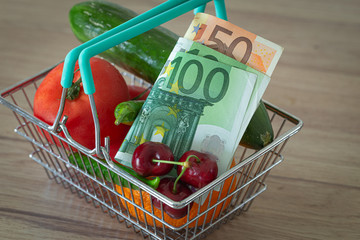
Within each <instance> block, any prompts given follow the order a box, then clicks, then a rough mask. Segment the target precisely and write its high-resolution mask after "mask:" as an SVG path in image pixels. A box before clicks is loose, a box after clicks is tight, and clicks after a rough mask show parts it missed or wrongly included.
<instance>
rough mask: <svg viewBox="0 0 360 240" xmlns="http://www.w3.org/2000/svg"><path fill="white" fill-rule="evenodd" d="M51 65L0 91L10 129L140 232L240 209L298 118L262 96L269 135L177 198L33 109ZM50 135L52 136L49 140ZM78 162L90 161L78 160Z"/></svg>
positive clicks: (200, 230) (189, 235) (58, 174)
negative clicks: (175, 211) (179, 215)
mask: <svg viewBox="0 0 360 240" xmlns="http://www.w3.org/2000/svg"><path fill="white" fill-rule="evenodd" d="M169 2H172V1H169ZM204 2H205V1H204ZM53 67H54V66H53ZM53 67H50V68H49V69H46V70H44V71H42V72H40V73H38V74H37V75H36V76H34V77H31V78H29V79H26V80H24V81H21V82H19V83H17V84H15V85H13V86H11V87H9V88H7V89H5V90H3V91H2V92H1V98H0V103H1V104H3V105H4V106H6V107H8V108H9V109H10V110H11V111H12V112H13V113H14V116H15V118H16V120H17V122H18V126H17V127H16V128H15V132H16V133H18V134H19V135H20V136H22V137H24V138H25V139H27V140H28V141H29V143H30V144H31V146H32V147H33V152H31V153H30V155H29V156H30V158H31V159H33V160H34V161H35V162H37V163H38V164H40V165H41V166H42V167H43V168H44V170H45V172H46V174H47V175H48V177H49V178H50V179H52V180H54V181H56V182H57V183H59V184H62V185H63V186H64V187H65V188H66V189H69V190H70V191H71V192H72V193H76V194H78V196H79V197H80V198H84V199H85V200H86V201H87V202H93V203H94V205H95V206H100V209H102V210H103V212H104V213H107V214H110V216H112V217H114V218H117V219H118V220H119V222H121V223H125V224H126V225H127V226H129V227H130V226H131V227H132V228H133V229H134V231H135V232H137V233H139V234H141V235H142V236H143V237H144V238H150V239H197V238H202V237H205V236H207V234H209V233H211V231H212V230H214V229H215V228H216V227H218V226H220V225H221V224H223V223H226V222H227V221H228V220H229V219H232V218H233V217H234V216H237V215H240V214H241V213H243V212H245V211H247V210H248V209H249V208H250V206H251V204H252V202H253V200H254V199H255V198H256V197H257V196H258V195H260V194H261V193H262V192H264V191H265V190H266V184H265V180H266V178H267V176H268V175H269V173H270V170H271V169H272V168H273V167H275V166H277V165H278V164H279V163H281V162H282V161H283V159H284V158H283V156H282V154H281V153H282V151H283V149H284V147H285V145H286V143H287V141H288V139H289V138H290V137H291V136H293V135H294V134H296V133H297V132H298V131H299V130H300V129H301V127H302V121H301V120H300V119H299V118H297V117H295V116H293V115H292V114H290V113H288V112H286V111H284V110H282V109H280V108H278V107H276V106H274V105H272V104H271V103H268V102H266V101H264V102H265V105H266V107H267V110H268V113H269V116H270V118H271V123H272V126H273V129H274V134H275V138H274V141H273V142H272V143H270V144H269V145H267V146H266V147H264V148H263V149H261V150H257V151H255V150H251V149H247V148H244V147H242V146H239V147H238V149H237V151H236V153H235V157H234V164H233V167H232V168H230V169H229V170H228V171H226V172H225V173H224V174H222V175H221V176H219V177H218V178H217V179H216V180H215V181H213V182H212V183H210V184H209V185H207V186H205V187H203V188H202V189H200V190H199V191H197V192H195V193H193V194H192V195H191V196H189V197H188V198H186V199H185V200H183V201H181V202H174V201H172V200H170V199H168V198H166V197H164V196H163V195H162V194H160V193H158V192H157V191H156V190H154V189H152V188H150V187H149V186H147V185H146V184H144V183H143V182H141V181H140V180H138V179H136V178H134V177H132V176H131V175H129V174H127V173H126V172H124V171H121V170H119V169H117V168H114V167H113V166H111V164H109V161H103V160H102V159H100V158H98V157H95V156H94V153H99V152H96V151H95V152H94V151H92V152H91V151H87V149H84V148H82V147H79V145H78V144H77V143H75V142H73V141H71V139H69V138H66V137H62V136H60V134H59V133H58V132H57V131H51V126H49V125H48V124H46V123H44V122H42V121H40V120H39V119H37V118H36V117H34V115H33V102H32V100H33V99H34V95H35V92H36V89H37V87H38V86H39V84H40V83H41V81H42V80H43V79H44V77H45V76H46V74H47V73H48V72H49V71H50V70H51V69H52V68H53ZM123 75H124V76H125V78H126V81H127V82H128V84H132V85H140V86H145V87H146V86H148V83H146V82H145V81H143V80H141V79H139V78H137V77H135V76H133V75H132V74H130V73H127V72H123ZM45 136H50V138H49V137H45ZM55 142H57V143H60V144H56V145H55V144H53V143H55ZM103 149H105V150H103ZM100 153H103V156H104V157H105V158H106V159H108V156H107V151H106V148H101V152H100ZM75 154H81V156H82V157H81V162H76V161H75V162H74V161H71V160H70V157H69V156H74V155H75ZM100 155H101V154H100ZM97 156H99V154H98V155H97ZM86 163H90V169H88V168H84V167H82V166H84V165H85V164H86ZM99 168H102V169H106V171H105V173H104V171H102V172H101V173H100V174H95V172H96V171H95V169H99ZM110 173H116V175H117V177H118V179H125V180H126V181H127V182H128V183H130V184H128V185H124V184H123V181H114V179H113V178H111V177H110V178H109V177H107V176H109V175H110ZM107 174H109V175H107ZM153 198H157V199H160V201H161V202H163V203H164V204H167V205H169V206H171V207H173V208H183V207H187V208H188V212H189V214H188V215H187V216H186V217H185V218H183V219H182V221H180V222H179V221H173V220H172V219H171V218H169V216H167V214H166V213H165V212H164V209H163V207H161V209H157V208H155V207H154V206H153V204H152V201H151V199H153ZM191 203H196V204H193V205H191Z"/></svg>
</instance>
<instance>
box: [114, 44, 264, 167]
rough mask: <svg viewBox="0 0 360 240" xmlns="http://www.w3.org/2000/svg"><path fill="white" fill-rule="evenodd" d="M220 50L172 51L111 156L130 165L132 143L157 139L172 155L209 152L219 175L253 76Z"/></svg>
mask: <svg viewBox="0 0 360 240" xmlns="http://www.w3.org/2000/svg"><path fill="white" fill-rule="evenodd" d="M193 53H194V52H193ZM220 55H221V53H218V52H216V54H215V55H213V57H209V56H206V54H205V55H204V56H200V55H198V54H192V53H189V52H185V51H179V50H178V49H176V48H175V49H174V50H173V52H172V53H171V55H170V56H169V60H168V62H167V64H166V66H165V67H164V69H163V71H162V73H161V74H160V75H159V77H158V79H157V80H156V82H155V85H154V87H153V89H152V90H151V93H150V94H149V96H148V98H147V100H146V102H145V103H144V105H143V108H142V109H141V112H140V113H139V115H138V117H137V118H136V120H135V121H134V123H133V125H132V127H131V128H130V131H129V133H128V134H127V136H126V138H125V140H124V142H123V144H122V145H121V147H120V149H119V151H118V153H117V154H116V156H115V159H116V160H117V161H118V162H120V163H121V164H124V165H127V166H131V156H132V154H133V152H134V150H135V149H136V147H137V146H139V145H140V144H141V143H143V142H146V141H156V142H162V143H165V144H167V145H168V146H169V147H170V148H171V149H172V151H173V153H174V156H175V159H179V158H180V157H181V155H182V154H183V153H185V152H186V151H188V150H190V149H192V150H197V151H201V152H210V153H213V154H215V155H216V156H217V157H218V166H219V174H222V173H224V172H225V171H226V170H227V167H228V163H229V161H231V160H232V157H233V154H234V149H235V148H236V146H237V145H238V144H239V139H238V133H239V131H240V129H241V124H239V123H242V122H243V119H244V116H245V113H246V110H247V108H248V103H249V101H250V99H251V96H252V92H253V89H254V87H255V84H256V80H257V75H256V74H254V73H251V72H249V71H245V70H243V69H240V68H238V67H235V66H231V65H229V64H225V63H222V62H220V61H218V58H219V57H220Z"/></svg>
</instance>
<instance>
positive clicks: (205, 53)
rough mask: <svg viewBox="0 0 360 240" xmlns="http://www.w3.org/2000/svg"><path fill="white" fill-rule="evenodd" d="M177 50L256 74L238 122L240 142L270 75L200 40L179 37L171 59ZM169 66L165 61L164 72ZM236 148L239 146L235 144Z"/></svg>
mask: <svg viewBox="0 0 360 240" xmlns="http://www.w3.org/2000/svg"><path fill="white" fill-rule="evenodd" d="M177 52H187V53H189V54H194V55H197V56H201V57H204V58H208V59H212V60H214V61H218V62H221V63H225V64H228V65H230V66H234V67H237V68H239V69H242V70H245V71H247V72H251V73H253V74H256V76H257V79H256V82H255V85H254V88H253V90H252V93H251V97H250V99H249V103H248V106H247V109H246V111H245V113H244V118H243V119H242V120H243V121H242V122H239V123H238V124H239V125H240V130H239V132H238V133H237V140H236V141H237V142H240V140H241V138H242V136H243V135H244V132H245V130H246V128H247V126H248V124H249V122H250V120H251V118H252V116H253V114H254V112H255V111H256V109H257V107H258V104H259V101H260V100H261V98H262V96H263V94H264V92H265V90H266V88H267V86H268V84H269V82H270V77H269V76H267V75H266V74H264V73H262V72H260V71H257V70H255V69H253V68H251V67H249V66H247V65H245V64H243V63H241V62H239V61H237V60H235V59H234V58H231V57H228V56H226V55H224V54H221V53H219V52H218V51H215V50H213V49H211V48H209V47H207V46H204V45H202V44H200V43H198V42H194V41H192V40H189V39H186V38H179V39H178V41H177V43H176V45H175V47H174V50H173V51H172V52H171V55H170V57H169V59H173V56H172V55H174V54H176V53H177ZM168 67H171V63H170V62H169V60H168V61H167V62H166V63H165V67H164V68H163V70H162V72H164V71H166V69H167V68H168ZM234 134H235V133H234ZM235 148H237V146H235ZM235 150H236V149H234V152H235Z"/></svg>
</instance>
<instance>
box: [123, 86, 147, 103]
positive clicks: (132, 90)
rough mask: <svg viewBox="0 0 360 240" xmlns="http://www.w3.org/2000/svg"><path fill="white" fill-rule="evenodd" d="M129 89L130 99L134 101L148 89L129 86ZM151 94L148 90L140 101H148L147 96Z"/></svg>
mask: <svg viewBox="0 0 360 240" xmlns="http://www.w3.org/2000/svg"><path fill="white" fill-rule="evenodd" d="M128 88H129V95H130V99H133V98H135V97H137V96H139V95H140V94H142V93H143V92H144V91H145V90H146V89H147V88H144V87H140V86H135V85H129V86H128ZM149 93H150V89H149V90H147V91H146V93H145V94H144V95H143V96H142V97H141V98H139V99H138V100H146V98H147V96H149Z"/></svg>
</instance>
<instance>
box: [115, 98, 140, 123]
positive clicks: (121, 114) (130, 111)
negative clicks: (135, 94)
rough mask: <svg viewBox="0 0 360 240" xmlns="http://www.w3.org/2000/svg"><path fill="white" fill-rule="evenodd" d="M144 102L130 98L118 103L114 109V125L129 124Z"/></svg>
mask: <svg viewBox="0 0 360 240" xmlns="http://www.w3.org/2000/svg"><path fill="white" fill-rule="evenodd" d="M144 102H145V100H130V101H126V102H122V103H119V104H118V105H117V106H116V108H115V111H114V115H115V125H119V124H120V123H123V124H126V125H131V124H132V123H133V122H134V121H135V118H136V116H137V115H138V113H139V111H140V109H141V108H142V106H143V105H144Z"/></svg>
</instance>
